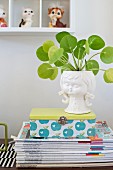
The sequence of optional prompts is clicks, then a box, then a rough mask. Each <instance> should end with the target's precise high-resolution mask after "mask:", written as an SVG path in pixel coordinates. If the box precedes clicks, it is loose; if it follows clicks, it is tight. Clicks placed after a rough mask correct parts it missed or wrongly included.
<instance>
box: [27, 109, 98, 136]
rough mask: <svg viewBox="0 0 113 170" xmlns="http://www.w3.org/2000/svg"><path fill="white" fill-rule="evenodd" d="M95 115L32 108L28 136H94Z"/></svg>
mask: <svg viewBox="0 0 113 170" xmlns="http://www.w3.org/2000/svg"><path fill="white" fill-rule="evenodd" d="M95 122H96V115H95V114H94V113H92V112H90V113H87V114H82V115H74V114H69V113H66V112H64V110H63V109H56V108H44V109H41V108H40V109H38V108H34V109H32V111H31V113H30V136H31V138H33V137H35V138H36V137H44V138H47V137H52V138H60V137H63V138H69V137H77V138H86V137H88V136H95Z"/></svg>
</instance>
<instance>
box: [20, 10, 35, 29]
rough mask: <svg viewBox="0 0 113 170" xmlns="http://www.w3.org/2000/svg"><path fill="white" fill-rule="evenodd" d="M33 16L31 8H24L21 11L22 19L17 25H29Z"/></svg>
mask: <svg viewBox="0 0 113 170" xmlns="http://www.w3.org/2000/svg"><path fill="white" fill-rule="evenodd" d="M33 16H34V11H33V10H32V9H31V8H25V9H24V10H23V13H22V19H21V22H20V24H19V27H26V28H27V27H31V26H32V23H33V20H32V17H33Z"/></svg>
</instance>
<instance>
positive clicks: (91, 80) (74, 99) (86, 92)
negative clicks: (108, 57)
mask: <svg viewBox="0 0 113 170" xmlns="http://www.w3.org/2000/svg"><path fill="white" fill-rule="evenodd" d="M60 86H61V91H60V92H59V94H60V95H63V97H64V99H62V102H63V103H67V104H68V107H67V108H66V109H65V112H67V113H73V114H84V113H89V112H91V105H92V103H91V102H90V99H93V98H94V95H93V93H94V90H95V87H96V80H95V76H94V74H93V73H92V72H91V71H64V72H63V74H62V75H61V80H60Z"/></svg>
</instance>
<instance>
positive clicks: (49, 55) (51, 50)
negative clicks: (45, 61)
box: [48, 46, 58, 59]
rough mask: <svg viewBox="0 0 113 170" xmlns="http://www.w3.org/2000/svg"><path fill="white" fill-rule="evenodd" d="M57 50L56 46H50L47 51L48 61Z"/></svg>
mask: <svg viewBox="0 0 113 170" xmlns="http://www.w3.org/2000/svg"><path fill="white" fill-rule="evenodd" d="M57 49H58V47H57V46H52V47H50V49H49V51H48V57H49V59H50V58H51V57H52V56H53V55H54V53H55V51H56V50H57Z"/></svg>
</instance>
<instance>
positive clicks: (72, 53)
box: [72, 51, 79, 70]
mask: <svg viewBox="0 0 113 170" xmlns="http://www.w3.org/2000/svg"><path fill="white" fill-rule="evenodd" d="M72 57H73V60H74V64H75V67H76V69H77V70H79V67H78V65H77V63H76V60H75V56H74V53H73V51H72Z"/></svg>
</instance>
